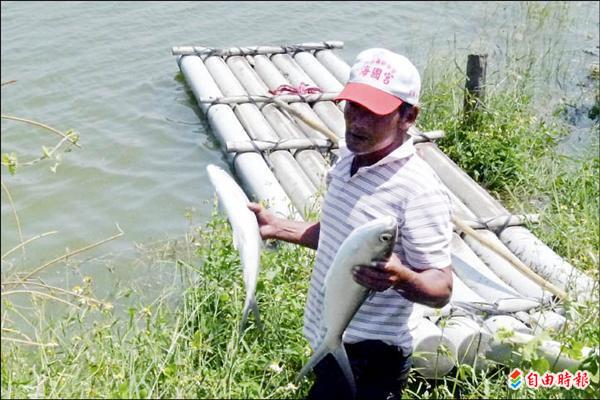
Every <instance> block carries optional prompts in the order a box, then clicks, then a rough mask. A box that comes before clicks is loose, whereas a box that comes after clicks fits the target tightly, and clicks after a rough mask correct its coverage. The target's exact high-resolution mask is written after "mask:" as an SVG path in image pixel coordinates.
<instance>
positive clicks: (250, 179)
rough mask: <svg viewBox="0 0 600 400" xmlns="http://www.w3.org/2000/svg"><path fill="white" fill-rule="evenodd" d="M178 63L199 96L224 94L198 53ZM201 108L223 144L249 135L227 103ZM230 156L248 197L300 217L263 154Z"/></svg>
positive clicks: (284, 212) (285, 214) (284, 214)
mask: <svg viewBox="0 0 600 400" xmlns="http://www.w3.org/2000/svg"><path fill="white" fill-rule="evenodd" d="M179 66H180V68H181V71H182V73H183V75H184V76H185V79H186V81H187V83H188V85H189V87H190V88H191V89H192V92H193V93H194V96H195V97H196V98H197V99H200V98H202V97H209V96H214V97H221V96H222V93H221V91H220V90H219V88H218V87H217V84H216V83H215V82H214V80H213V79H212V77H211V75H210V73H209V72H208V70H207V69H206V66H205V65H204V63H203V62H202V60H201V59H200V58H199V57H197V56H184V57H181V58H180V59H179ZM209 107H210V108H209ZM200 108H201V109H202V111H204V112H205V113H206V114H207V117H208V122H209V124H210V126H211V127H212V128H213V131H214V133H215V136H216V137H217V139H218V140H219V141H220V142H221V144H222V146H224V143H225V142H227V141H236V140H249V139H250V138H249V137H248V134H247V133H246V131H245V130H244V128H243V126H242V125H241V124H240V122H239V121H238V120H237V118H236V117H235V115H234V113H233V111H232V110H231V107H229V106H228V105H214V106H209V105H208V104H200ZM227 157H228V158H229V160H230V161H231V162H232V164H233V166H234V167H235V170H236V173H237V175H238V177H239V178H240V180H241V182H242V185H243V186H244V187H246V190H248V192H249V194H250V196H249V197H254V198H255V199H258V200H264V201H266V202H267V203H268V204H269V205H270V207H271V209H272V210H273V212H274V213H275V214H277V215H280V216H282V217H289V218H293V219H301V218H300V216H299V215H298V213H296V212H295V211H294V208H293V206H292V203H291V201H290V199H289V197H288V196H287V195H286V193H285V192H284V191H283V189H282V188H281V185H280V184H279V182H278V181H277V178H275V176H274V175H273V173H272V172H271V170H270V169H269V167H268V166H267V164H266V163H265V160H264V159H263V158H262V157H261V156H260V155H258V154H255V153H244V154H240V155H238V156H235V157H234V156H233V155H229V154H228V155H227Z"/></svg>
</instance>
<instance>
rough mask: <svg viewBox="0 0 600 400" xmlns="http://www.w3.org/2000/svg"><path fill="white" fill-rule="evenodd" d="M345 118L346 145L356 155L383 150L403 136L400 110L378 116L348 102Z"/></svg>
mask: <svg viewBox="0 0 600 400" xmlns="http://www.w3.org/2000/svg"><path fill="white" fill-rule="evenodd" d="M344 118H345V120H346V145H347V146H348V150H350V151H351V152H353V153H354V154H367V153H372V152H374V151H377V150H380V149H383V148H384V147H386V146H388V145H390V144H391V143H392V142H393V141H394V140H395V139H397V136H398V135H400V134H401V132H400V130H399V122H400V116H399V112H398V110H395V111H393V112H391V113H390V114H387V115H377V114H373V113H372V112H371V111H369V110H368V109H366V108H364V107H362V106H361V105H359V104H357V103H353V102H351V101H346V106H345V108H344Z"/></svg>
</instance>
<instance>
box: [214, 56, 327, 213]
mask: <svg viewBox="0 0 600 400" xmlns="http://www.w3.org/2000/svg"><path fill="white" fill-rule="evenodd" d="M205 64H206V67H207V69H208V71H209V72H210V73H211V75H212V77H213V79H214V80H215V82H216V83H217V85H219V87H220V88H221V90H222V91H223V92H224V93H225V95H227V96H243V95H247V94H248V93H247V92H246V90H245V89H244V87H243V86H242V85H241V84H240V83H239V81H238V80H237V78H236V77H235V75H234V74H233V73H232V71H231V70H230V69H229V67H228V66H227V64H226V63H225V62H224V61H223V60H222V59H221V58H219V57H208V58H207V59H206V60H205ZM252 94H254V93H252ZM235 113H236V115H237V116H238V118H239V120H240V122H241V123H242V125H243V126H244V128H245V129H246V131H247V132H248V133H249V134H250V136H251V137H253V138H255V139H260V140H272V141H277V140H279V137H278V136H277V134H276V133H275V132H274V131H273V129H272V128H271V126H270V125H269V123H268V122H267V120H266V119H265V118H264V116H263V114H262V113H261V112H260V110H259V109H258V107H257V106H256V105H255V104H250V103H244V104H238V105H236V107H235ZM269 160H270V162H271V164H272V165H273V173H274V174H275V176H276V177H277V179H278V181H279V183H280V184H281V185H282V187H283V189H284V190H285V192H286V193H287V194H288V196H289V198H290V199H291V200H292V203H293V204H294V206H295V207H296V209H297V210H298V211H299V212H300V214H302V215H303V216H304V217H306V216H307V215H308V214H307V213H308V212H310V211H311V210H312V209H313V207H314V204H315V200H316V191H317V190H316V187H315V186H314V185H313V184H312V182H311V181H310V179H309V178H308V177H307V176H306V175H305V174H304V172H303V171H302V169H301V168H300V167H299V166H298V163H297V162H296V160H295V159H294V157H293V156H292V155H291V153H290V152H289V151H287V150H278V151H273V152H271V153H270V154H269Z"/></svg>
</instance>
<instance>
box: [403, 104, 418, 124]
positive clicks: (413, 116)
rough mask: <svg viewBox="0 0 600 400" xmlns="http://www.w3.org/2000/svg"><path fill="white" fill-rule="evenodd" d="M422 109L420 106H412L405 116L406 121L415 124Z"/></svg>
mask: <svg viewBox="0 0 600 400" xmlns="http://www.w3.org/2000/svg"><path fill="white" fill-rule="evenodd" d="M420 111H421V109H420V108H419V106H412V107H411V108H410V109H409V110H408V112H407V113H406V116H405V119H406V121H407V122H409V123H411V124H414V123H415V121H416V120H417V117H418V116H419V112H420Z"/></svg>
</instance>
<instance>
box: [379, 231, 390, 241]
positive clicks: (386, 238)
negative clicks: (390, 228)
mask: <svg viewBox="0 0 600 400" xmlns="http://www.w3.org/2000/svg"><path fill="white" fill-rule="evenodd" d="M379 240H381V241H382V242H389V241H390V240H392V235H391V234H390V233H384V234H382V235H381V236H379Z"/></svg>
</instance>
